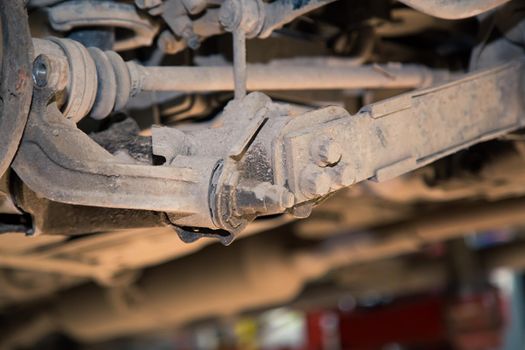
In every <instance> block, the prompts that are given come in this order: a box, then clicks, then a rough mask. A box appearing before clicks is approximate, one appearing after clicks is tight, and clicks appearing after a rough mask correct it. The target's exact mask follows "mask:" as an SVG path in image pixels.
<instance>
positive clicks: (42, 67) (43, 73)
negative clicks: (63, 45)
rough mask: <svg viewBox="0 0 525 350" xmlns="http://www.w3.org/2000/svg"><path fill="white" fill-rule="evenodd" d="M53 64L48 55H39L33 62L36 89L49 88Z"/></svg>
mask: <svg viewBox="0 0 525 350" xmlns="http://www.w3.org/2000/svg"><path fill="white" fill-rule="evenodd" d="M50 69H51V62H50V61H49V58H48V57H47V56H46V55H39V56H38V57H37V58H36V59H35V61H34V62H33V83H34V84H35V86H36V87H39V88H44V87H46V86H47V83H48V77H49V74H50Z"/></svg>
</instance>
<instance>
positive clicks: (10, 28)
mask: <svg viewBox="0 0 525 350" xmlns="http://www.w3.org/2000/svg"><path fill="white" fill-rule="evenodd" d="M0 34H1V36H0V76H1V77H2V79H1V81H0V101H1V103H0V177H1V176H2V175H3V174H4V173H5V171H6V170H7V169H8V167H9V165H10V164H11V161H12V160H13V157H14V156H15V153H16V150H17V148H18V144H19V142H20V139H21V138H22V133H23V132H24V127H25V125H26V122H27V116H28V114H29V107H30V104H31V92H32V83H31V60H32V43H31V36H30V33H29V25H28V20H27V13H26V10H25V4H24V1H21V0H13V1H2V2H1V3H0Z"/></svg>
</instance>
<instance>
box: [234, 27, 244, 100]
mask: <svg viewBox="0 0 525 350" xmlns="http://www.w3.org/2000/svg"><path fill="white" fill-rule="evenodd" d="M233 76H234V80H235V99H236V100H240V99H242V98H243V97H244V96H246V83H247V78H246V33H245V32H244V30H243V29H242V28H238V29H236V30H235V31H234V32H233Z"/></svg>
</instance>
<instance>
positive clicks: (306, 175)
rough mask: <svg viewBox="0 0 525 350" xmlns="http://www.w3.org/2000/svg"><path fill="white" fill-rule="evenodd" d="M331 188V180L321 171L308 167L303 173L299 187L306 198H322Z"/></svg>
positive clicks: (328, 175)
mask: <svg viewBox="0 0 525 350" xmlns="http://www.w3.org/2000/svg"><path fill="white" fill-rule="evenodd" d="M331 186H332V178H331V176H330V174H328V173H327V172H326V171H324V170H323V169H319V168H317V167H314V168H312V167H308V168H306V169H305V170H304V171H303V174H302V176H301V182H300V187H301V192H302V193H303V194H304V195H305V196H306V197H307V198H314V197H318V196H324V195H325V194H327V193H328V192H329V191H330V187H331Z"/></svg>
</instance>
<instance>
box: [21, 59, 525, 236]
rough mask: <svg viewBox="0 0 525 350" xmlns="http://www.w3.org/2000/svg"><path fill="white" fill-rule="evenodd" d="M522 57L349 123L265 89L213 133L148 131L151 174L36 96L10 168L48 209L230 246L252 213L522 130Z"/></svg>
mask: <svg viewBox="0 0 525 350" xmlns="http://www.w3.org/2000/svg"><path fill="white" fill-rule="evenodd" d="M523 73H524V60H517V61H512V62H510V63H507V64H505V65H502V66H499V67H496V68H493V69H490V70H486V71H482V72H479V73H473V74H470V75H467V76H465V77H463V78H462V79H459V80H456V81H454V82H451V83H447V84H443V85H440V86H437V87H434V88H429V89H423V90H416V91H414V92H410V93H406V94H403V95H400V96H398V97H395V98H391V99H388V100H385V101H381V102H378V103H375V104H372V105H370V106H367V107H365V108H363V109H362V110H361V111H360V112H359V113H357V114H356V115H353V116H351V115H349V114H348V112H347V111H346V110H344V109H343V108H340V107H328V108H323V109H319V110H314V111H311V112H307V113H305V114H302V115H298V114H297V113H296V112H294V111H293V110H292V109H293V108H292V107H291V106H289V107H283V105H282V104H279V105H277V104H274V103H273V102H272V101H271V100H270V98H269V97H267V96H266V95H264V94H262V93H252V94H249V95H248V96H246V97H245V98H243V99H240V100H234V101H231V102H230V103H229V104H228V106H227V107H226V108H225V110H224V111H223V113H222V115H221V116H220V117H219V119H218V120H217V121H216V123H215V125H214V126H213V127H210V128H202V129H197V130H191V131H181V130H177V129H174V128H169V127H157V128H154V129H153V136H152V138H151V140H150V141H149V142H150V143H151V147H152V148H151V152H152V153H153V154H154V155H157V156H162V157H164V159H166V162H165V164H164V165H162V166H153V165H150V164H146V163H144V162H142V163H141V162H129V161H127V160H125V159H124V160H123V159H122V158H119V157H117V155H115V154H111V153H110V152H108V151H107V150H105V149H104V148H102V147H101V146H100V145H98V144H97V143H96V142H95V141H94V140H93V139H92V138H90V137H89V136H87V135H85V134H83V133H82V132H81V131H80V130H79V129H77V128H76V126H75V123H74V122H73V121H71V120H69V119H66V118H65V117H64V116H63V115H62V114H61V113H60V111H59V110H58V109H57V106H56V104H55V103H53V102H52V101H53V100H52V99H51V95H52V92H51V91H50V90H49V89H46V88H38V89H36V92H35V95H34V101H33V107H32V112H31V114H30V118H29V122H28V126H27V129H26V132H25V135H24V138H23V140H22V144H21V147H20V149H19V151H18V154H17V157H16V158H15V161H14V169H15V171H16V172H17V174H18V176H19V177H20V178H21V179H22V181H23V182H24V183H25V184H26V185H27V186H28V187H29V188H30V189H31V190H32V191H34V192H36V193H37V194H38V195H40V196H41V197H44V198H48V199H50V200H53V201H57V202H62V203H68V204H75V205H87V206H94V207H107V208H122V209H142V210H150V211H158V212H164V213H167V218H168V220H169V222H170V223H171V224H173V225H174V226H175V228H176V229H177V232H179V234H180V235H181V237H182V238H183V239H184V240H186V241H191V240H194V239H197V238H199V237H201V236H210V235H211V236H214V237H218V238H220V239H221V240H222V242H223V243H229V242H231V240H232V239H233V237H234V236H235V234H236V233H237V232H239V231H241V230H242V229H243V228H244V227H245V226H246V225H247V224H248V223H249V222H251V221H252V220H253V219H255V218H256V217H259V216H264V215H273V214H279V213H284V212H291V213H292V214H294V215H295V216H297V217H305V216H307V215H308V214H309V213H310V211H311V209H312V207H313V206H314V205H315V204H317V203H318V202H319V201H320V200H322V199H323V198H325V197H326V196H328V195H329V194H331V193H332V192H335V191H337V190H339V189H341V188H344V187H347V186H350V185H352V184H354V183H357V182H360V181H363V180H367V179H374V180H377V181H383V180H386V179H389V178H392V177H395V176H398V175H401V174H403V173H406V172H409V171H411V170H414V169H417V168H419V167H421V166H424V165H425V164H428V163H430V162H432V161H434V160H436V159H439V158H442V157H445V156H446V155H448V154H451V153H453V152H456V151H458V150H461V149H465V148H467V147H469V146H471V145H473V144H476V143H479V142H482V141H485V140H489V139H493V138H497V137H498V136H500V135H503V134H505V133H508V132H511V131H514V130H517V129H519V128H521V127H522V126H523V124H524V122H525V113H524V110H523V109H524V107H523V90H522V77H523Z"/></svg>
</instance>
